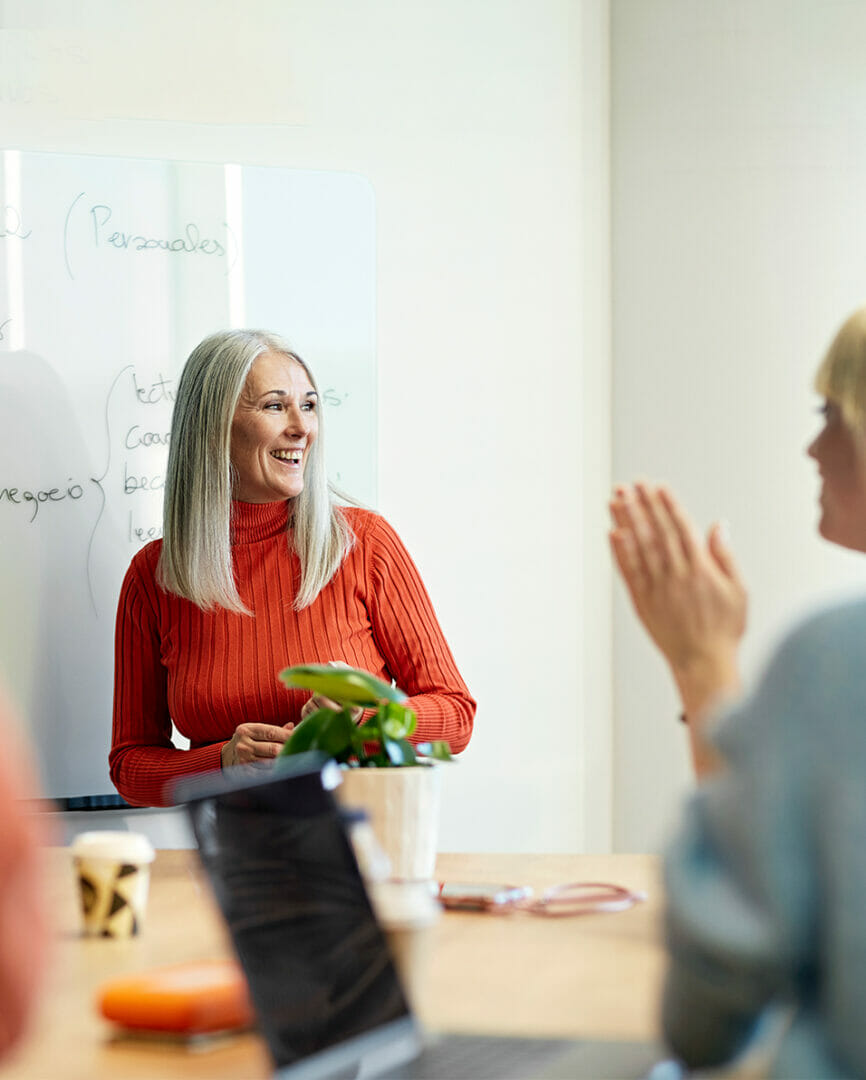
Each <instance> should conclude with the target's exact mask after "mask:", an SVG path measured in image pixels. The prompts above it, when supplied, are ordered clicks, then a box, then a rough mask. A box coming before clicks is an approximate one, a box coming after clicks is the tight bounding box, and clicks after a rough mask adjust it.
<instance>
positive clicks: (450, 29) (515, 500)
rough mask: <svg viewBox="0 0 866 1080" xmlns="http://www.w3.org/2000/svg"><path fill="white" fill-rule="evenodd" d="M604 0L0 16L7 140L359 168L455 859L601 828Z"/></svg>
mask: <svg viewBox="0 0 866 1080" xmlns="http://www.w3.org/2000/svg"><path fill="white" fill-rule="evenodd" d="M607 6H608V5H607V0H582V2H569V0H442V2H438V3H429V2H413V0H363V2H358V0H294V2H286V0H253V2H249V3H247V4H245V5H243V6H242V7H240V6H238V5H236V4H234V3H229V2H227V0H221V2H212V0H211V2H206V0H195V2H192V0H189V2H187V3H180V4H178V3H171V4H169V3H167V2H155V0H130V2H127V3H124V4H117V3H115V2H113V0H96V2H90V3H87V4H85V3H80V2H63V0H28V2H26V3H25V2H23V0H18V2H12V0H7V2H6V3H4V4H2V5H0V14H2V16H3V19H4V23H3V30H2V33H0V71H2V78H0V130H2V132H3V141H4V144H5V145H6V146H8V147H14V148H19V149H31V150H35V149H40V150H55V151H65V152H77V153H80V152H91V153H99V154H117V155H132V156H140V157H169V158H189V159H196V160H212V161H240V162H243V163H253V164H271V165H283V166H294V167H299V168H321V169H336V170H349V171H356V172H358V173H361V174H363V175H364V176H366V177H367V178H368V179H369V180H370V181H371V183H372V185H373V188H374V190H375V195H376V205H377V215H378V281H377V290H378V313H377V316H378V358H379V417H380V438H379V465H380V471H379V491H380V509H381V510H382V511H383V512H384V513H385V514H386V515H387V516H388V517H389V518H390V519H391V520H392V522H393V523H394V524H395V526H396V527H397V528H398V530H399V531H400V532H401V533H402V535H403V537H404V538H405V540H406V542H407V544H408V546H409V548H410V550H411V551H412V552H413V554H414V555H415V557H416V560H417V562H418V563H419V565H420V567H421V570H422V573H423V575H424V577H425V579H426V582H427V584H428V587H429V590H430V592H431V594H432V595H433V598H434V601H435V603H436V605H437V608H438V611H439V614H440V617H441V620H442V623H443V625H444V627H445V630H446V633H447V635H448V637H449V640H450V642H451V644H452V647H453V649H454V651H455V653H456V655H457V658H458V662H459V664H460V667H461V669H462V671H463V673H464V675H465V677H466V679H467V682H468V683H469V685H470V687H471V689H472V690H473V692H474V693H475V695H476V696H477V698H478V700H479V703H480V704H479V712H478V720H477V729H476V735H475V737H474V740H473V744H472V747H471V749H470V751H469V752H468V753H467V754H466V755H465V758H464V760H463V761H461V763H460V764H459V765H458V766H456V767H455V768H454V769H453V771H452V772H451V773H450V774H448V778H447V779H448V782H447V784H446V796H447V797H446V805H445V813H444V822H443V826H444V828H443V837H442V846H443V847H445V848H450V849H452V850H459V849H463V850H467V849H468V850H472V849H474V850H485V849H486V850H509V849H511V850H551V851H556V850H575V849H580V848H583V847H587V846H589V847H603V846H604V845H605V844H606V843H607V840H608V835H609V824H610V818H609V801H610V791H611V789H610V770H611V760H610V729H609V721H608V716H609V699H610V679H609V670H610V667H609V663H610V614H609V612H610V602H609V582H610V579H609V571H608V564H607V555H606V551H605V549H604V540H603V536H604V529H603V521H602V509H603V494H604V492H605V491H606V489H607V485H608V478H609V466H608V436H609V358H608V354H607V350H608V319H607V305H608V278H607V272H608V230H607V221H608V218H607V201H608V196H607V192H608V183H607V113H606V109H607V68H606V58H607ZM281 329H283V330H285V331H286V332H288V333H291V328H289V327H286V328H281ZM311 359H312V362H313V363H315V358H311ZM544 684H547V687H546V689H545V686H544ZM108 722H109V721H108V717H106V723H108Z"/></svg>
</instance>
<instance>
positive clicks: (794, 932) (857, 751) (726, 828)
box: [611, 308, 866, 1080]
mask: <svg viewBox="0 0 866 1080" xmlns="http://www.w3.org/2000/svg"><path fill="white" fill-rule="evenodd" d="M816 388H817V390H818V392H819V393H820V394H821V395H822V396H823V397H824V408H823V414H824V424H823V428H822V430H821V432H820V433H819V435H818V436H817V438H816V439H815V440H814V441H813V442H812V444H811V445H810V446H809V448H808V453H809V455H810V457H812V458H813V459H814V461H815V462H816V464H817V466H818V471H819V474H820V477H821V481H822V488H821V518H820V523H819V530H820V532H821V535H822V536H824V537H825V538H826V539H828V540H831V541H833V542H834V543H837V544H841V545H842V546H843V547H847V548H852V549H854V550H856V551H866V308H864V309H861V310H859V311H857V312H855V313H854V314H853V315H852V316H851V317H850V318H849V319H848V320H847V321H846V322H845V323H844V325H843V326H842V328H841V329H840V330H839V332H838V334H837V335H836V337H835V339H834V341H833V343H832V344H831V346H830V348H829V350H828V352H827V355H826V357H825V359H824V361H823V363H822V364H821V366H820V368H819V369H818V373H817V377H816ZM612 509H613V516H614V525H615V527H614V530H613V533H612V536H611V541H612V545H613V551H614V555H615V557H616V561H617V564H618V566H619V568H620V570H621V572H622V575H623V578H624V579H625V581H626V584H627V586H628V589H629V592H630V594H631V597H632V600H633V601H634V605H635V608H636V610H637V612H638V615H639V616H640V618H641V619H642V621H643V623H644V625H645V626H646V628H647V630H648V631H649V633H650V634H651V636H652V637H653V640H654V641H655V642H656V644H657V645H658V647H659V648H660V650H661V652H662V654H663V655H664V657H665V658H666V660H667V661H668V663H669V665H670V667H671V670H672V672H673V675H674V678H675V680H676V683H677V686H678V688H679V691H680V696H681V699H682V704H683V709H684V712H685V717H686V720H687V722H688V725H689V728H690V731H691V735H692V745H693V748H694V750H695V762H696V766H697V769H698V772H699V774H700V776H701V778H702V783H701V784H700V785H699V786H698V789H697V791H696V792H695V794H694V795H693V796H692V798H691V799H690V801H689V804H688V807H687V810H686V815H685V819H684V822H683V825H682V827H681V829H680V832H679V835H678V837H677V839H676V842H675V843H674V845H673V846H672V848H671V850H670V852H669V853H668V858H667V862H666V886H667V895H668V916H667V938H668V948H669V952H670V965H669V969H668V976H667V980H666V986H665V995H664V1007H663V1023H664V1029H665V1034H666V1037H667V1039H668V1041H669V1043H670V1045H671V1047H672V1048H673V1049H674V1050H675V1051H676V1053H677V1054H678V1055H679V1056H680V1057H681V1058H682V1059H683V1061H685V1062H686V1063H687V1064H688V1065H689V1066H692V1067H706V1066H715V1065H719V1064H721V1063H723V1062H725V1061H728V1060H730V1059H731V1058H732V1057H733V1056H734V1055H736V1054H737V1053H738V1052H739V1051H740V1050H741V1049H742V1048H744V1047H745V1046H746V1045H747V1044H748V1042H749V1041H750V1040H751V1039H752V1037H753V1035H755V1033H756V1032H760V1030H761V1021H762V1019H763V1018H765V1017H766V1016H767V1015H768V1014H769V1013H770V1011H771V1010H772V1008H773V1006H782V1007H784V1009H785V1010H787V1012H788V1015H789V1023H788V1025H787V1027H786V1028H785V1030H784V1035H783V1037H781V1039H780V1040H779V1041H778V1043H777V1045H776V1046H775V1047H774V1049H773V1051H772V1058H771V1065H770V1068H769V1073H768V1075H770V1076H773V1077H785V1078H788V1080H791V1078H794V1077H809V1078H814V1077H849V1076H850V1077H853V1076H866V1025H864V1023H863V1017H864V1016H866V922H864V919H863V898H864V896H866V843H864V838H866V721H864V717H866V601H864V600H862V599H858V600H854V601H851V602H849V603H847V604H842V605H838V606H835V607H832V608H829V609H828V610H826V611H824V612H822V613H820V614H818V615H815V616H813V617H812V618H810V619H808V620H806V621H805V622H804V623H803V624H801V625H800V626H798V627H796V628H795V629H794V630H793V632H791V633H790V634H789V635H788V637H787V639H786V640H785V641H784V642H783V644H782V646H781V647H780V648H779V650H778V651H777V653H776V655H775V656H774V657H773V659H772V661H771V662H770V664H769V666H768V668H767V670H766V672H765V674H764V676H763V678H762V679H761V680H760V681H759V682H758V684H757V685H756V687H755V689H754V691H753V692H752V693H751V694H750V695H749V696H748V697H747V698H745V699H744V700H742V701H740V702H739V703H738V704H736V705H735V706H733V707H732V706H731V705H730V702H731V700H732V699H733V698H735V697H736V696H737V694H738V689H739V677H738V674H737V647H738V643H739V640H740V637H741V635H742V632H743V628H744V626H745V590H744V588H743V585H742V582H741V581H740V578H739V575H738V574H737V571H736V569H735V567H734V563H733V559H732V557H731V554H730V551H729V550H728V548H727V545H726V544H725V543H724V540H723V537H722V536H721V535H720V533H719V530H718V528H715V529H713V530H712V531H711V533H710V537H709V540H708V542H707V543H704V542H703V540H702V539H701V538H700V536H699V535H698V533H697V532H696V530H695V528H694V526H693V525H692V524H691V522H690V521H689V519H688V518H687V516H686V515H685V513H684V512H683V510H682V509H681V508H680V506H679V505H678V503H677V502H676V500H675V499H674V498H673V496H672V495H671V494H670V493H669V492H668V491H666V490H664V489H655V488H651V487H648V486H638V487H637V488H636V489H634V490H623V491H620V492H618V493H616V495H615V497H614V501H613V504H612ZM725 701H727V702H728V705H727V707H726V709H725V713H724V715H723V716H722V717H720V718H719V720H718V721H717V722H715V723H713V724H712V725H711V726H708V720H709V718H710V717H711V716H712V715H713V714H714V713H715V712H718V710H719V705H720V704H721V703H723V702H725ZM722 762H723V763H724V766H723V767H722V768H718V766H719V764H721V763H722Z"/></svg>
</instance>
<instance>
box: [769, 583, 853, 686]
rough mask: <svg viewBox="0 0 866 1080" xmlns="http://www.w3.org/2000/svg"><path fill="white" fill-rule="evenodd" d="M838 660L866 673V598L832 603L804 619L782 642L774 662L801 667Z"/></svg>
mask: <svg viewBox="0 0 866 1080" xmlns="http://www.w3.org/2000/svg"><path fill="white" fill-rule="evenodd" d="M833 657H835V659H836V661H837V662H838V663H841V664H843V665H846V666H847V665H849V664H853V665H855V666H857V667H862V668H864V674H866V595H859V596H856V597H853V598H851V599H848V600H844V601H840V602H837V603H833V604H830V605H827V606H824V607H822V608H819V609H817V610H816V611H813V612H811V613H810V614H809V615H807V616H805V617H803V618H802V619H801V620H800V621H799V622H798V623H796V624H795V625H794V627H793V628H792V629H791V630H790V631H789V632H788V633H787V634H786V636H785V637H784V638H783V639H782V642H781V644H780V646H779V649H778V651H777V654H776V658H775V662H776V663H777V664H778V663H783V664H786V665H798V664H801V663H803V662H807V661H811V662H812V663H814V662H817V661H822V662H823V661H827V660H830V659H832V658H833Z"/></svg>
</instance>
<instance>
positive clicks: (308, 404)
mask: <svg viewBox="0 0 866 1080" xmlns="http://www.w3.org/2000/svg"><path fill="white" fill-rule="evenodd" d="M301 408H302V409H304V410H305V411H306V412H315V411H316V403H315V401H305V402H304V404H303V405H302V406H301Z"/></svg>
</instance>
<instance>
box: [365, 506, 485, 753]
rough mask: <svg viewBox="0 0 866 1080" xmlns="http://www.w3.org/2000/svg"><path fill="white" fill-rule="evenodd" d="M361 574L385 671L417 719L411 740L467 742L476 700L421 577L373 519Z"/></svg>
mask: <svg viewBox="0 0 866 1080" xmlns="http://www.w3.org/2000/svg"><path fill="white" fill-rule="evenodd" d="M368 545H369V550H368V552H367V556H366V572H367V577H368V582H369V586H370V589H369V596H368V608H369V611H370V617H371V620H372V624H373V634H374V637H375V639H376V644H377V645H378V648H379V651H380V652H381V654H382V656H383V657H384V659H385V662H386V663H387V665H388V670H389V671H390V673H391V675H392V676H393V678H394V680H395V681H396V683H397V685H398V686H399V687H400V689H401V690H404V691H405V692H406V693H407V694H408V695H409V702H408V704H409V705H410V707H411V708H412V709H414V710H415V713H416V714H417V716H418V726H417V728H416V730H415V734H414V735H413V736H412V741H413V742H416V743H417V742H427V741H428V740H433V739H445V740H447V741H448V743H449V745H450V747H451V750H452V752H453V753H455V754H456V753H460V752H461V751H462V750H464V749H465V748H466V746H467V744H468V743H469V738H470V736H471V735H472V725H473V721H474V718H475V707H476V706H475V701H474V700H473V698H472V697H471V695H470V693H469V690H468V688H467V686H466V683H464V681H463V679H462V678H461V677H460V672H459V671H458V670H457V665H456V663H455V662H454V657H453V656H452V654H451V650H450V649H449V648H448V643H447V642H446V640H445V636H444V634H443V633H442V629H441V627H440V626H439V621H438V620H437V618H436V613H435V612H434V610H433V604H432V603H431V601H430V597H429V596H428V594H427V590H426V589H425V588H424V583H423V581H422V580H421V575H420V574H419V573H418V569H417V567H416V566H415V564H414V563H413V562H412V559H411V557H410V555H409V553H408V551H407V550H406V548H405V547H404V546H403V543H402V541H401V540H400V538H399V537H398V536H397V534H396V533H395V532H394V530H393V529H392V528H391V526H390V525H389V524H388V523H387V522H386V521H385V520H384V519H383V518H380V517H377V518H375V524H374V526H373V528H372V529H371V533H370V535H369V540H368Z"/></svg>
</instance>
